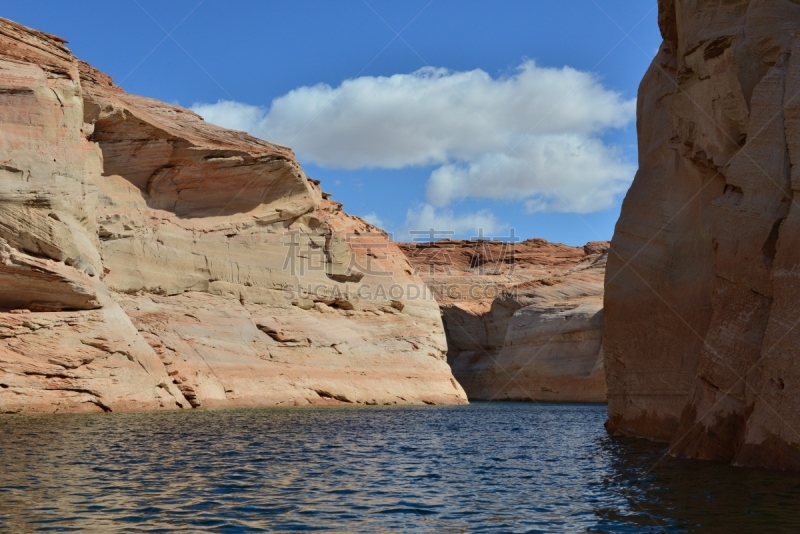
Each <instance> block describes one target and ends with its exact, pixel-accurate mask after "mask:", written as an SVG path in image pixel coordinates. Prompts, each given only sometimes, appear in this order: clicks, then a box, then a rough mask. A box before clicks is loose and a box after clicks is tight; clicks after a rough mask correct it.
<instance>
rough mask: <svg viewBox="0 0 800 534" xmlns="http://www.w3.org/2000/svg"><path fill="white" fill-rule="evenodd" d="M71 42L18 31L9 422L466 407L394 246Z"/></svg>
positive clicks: (6, 50)
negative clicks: (155, 413)
mask: <svg viewBox="0 0 800 534" xmlns="http://www.w3.org/2000/svg"><path fill="white" fill-rule="evenodd" d="M64 43H65V41H64V40H63V39H60V38H58V37H55V36H52V35H48V34H45V33H42V32H38V31H35V30H32V29H29V28H26V27H24V26H20V25H18V24H16V23H13V22H11V21H8V20H5V19H0V412H63V411H70V412H74V411H87V410H106V411H109V410H113V411H116V410H151V409H159V408H165V409H172V408H190V407H220V406H255V405H275V404H308V403H312V404H328V403H363V404H395V403H399V404H404V403H409V404H411V403H420V404H421V403H428V404H432V403H464V402H466V396H465V394H464V391H463V390H462V389H461V387H460V386H459V385H458V384H457V383H456V381H455V380H454V379H453V377H452V374H451V372H450V370H449V367H448V366H447V363H446V362H445V351H446V342H445V336H444V331H443V328H442V323H441V318H440V314H439V309H438V307H437V305H436V303H435V302H434V301H433V300H432V299H429V300H423V299H419V298H416V297H415V296H414V295H413V294H414V293H419V290H420V289H421V288H422V282H421V280H420V279H419V278H418V277H416V276H414V275H413V274H412V270H411V268H410V266H409V264H408V263H407V262H406V260H405V258H404V257H403V255H402V253H401V252H400V251H399V250H398V249H397V247H396V246H395V245H394V244H392V243H390V242H389V240H388V239H387V236H386V234H385V233H384V232H382V231H381V230H379V229H377V228H375V227H374V226H371V225H369V224H367V223H366V222H364V221H362V220H361V219H358V218H356V217H352V216H350V215H347V214H345V213H343V212H342V211H341V205H340V204H338V203H336V202H333V201H331V200H328V199H327V195H326V194H323V193H322V192H321V191H320V189H319V187H318V182H314V181H313V180H310V179H308V178H307V177H306V175H305V174H304V173H303V171H302V169H301V168H300V166H299V165H298V163H297V161H296V160H295V159H294V156H293V154H292V152H291V150H289V149H288V148H285V147H281V146H278V145H274V144H271V143H267V142H264V141H261V140H258V139H255V138H253V137H250V136H248V135H246V134H244V133H242V132H233V131H229V130H225V129H222V128H218V127H216V126H213V125H210V124H208V123H206V122H204V121H203V120H202V119H201V118H200V117H199V116H198V115H196V114H194V113H192V112H191V111H188V110H186V109H183V108H179V107H176V106H171V105H168V104H165V103H163V102H159V101H157V100H153V99H150V98H144V97H140V96H135V95H130V94H127V93H125V92H124V91H123V90H122V89H120V88H119V87H117V86H115V85H114V84H113V83H112V81H111V79H110V78H109V77H107V76H106V75H104V74H102V73H100V72H98V71H96V70H95V69H93V68H92V67H90V66H89V65H87V64H86V63H83V62H81V61H79V60H77V59H76V58H75V57H74V56H73V55H72V54H71V53H70V51H69V50H68V49H67V48H66V47H65V46H64ZM387 287H390V288H399V290H397V289H395V290H394V291H393V292H392V291H390V292H388V294H387V292H386V288H387ZM410 294H411V296H409V295H410Z"/></svg>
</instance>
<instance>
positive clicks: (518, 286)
mask: <svg viewBox="0 0 800 534" xmlns="http://www.w3.org/2000/svg"><path fill="white" fill-rule="evenodd" d="M607 247H608V244H607V243H589V244H588V245H586V246H585V247H583V248H579V247H569V246H566V245H560V244H556V243H548V242H547V241H544V240H542V239H531V240H528V241H524V242H522V243H517V244H515V245H510V244H503V243H501V242H496V241H437V242H435V243H430V244H402V245H401V248H402V249H403V251H404V252H405V253H406V256H407V257H408V258H409V261H411V263H412V264H413V265H414V267H415V269H416V271H417V272H418V273H419V275H420V276H422V278H423V280H425V282H426V283H427V285H428V287H429V289H430V290H431V292H432V293H433V294H434V296H435V297H436V299H437V300H438V302H439V303H440V305H441V308H442V315H443V319H444V325H445V332H446V333H447V344H448V353H447V360H448V362H449V363H450V366H451V367H452V369H453V374H454V375H455V376H456V378H457V379H458V381H459V382H460V383H461V385H462V386H464V389H465V390H466V392H467V395H468V397H469V398H470V399H471V400H543V401H580V402H605V399H606V395H605V392H606V385H605V375H604V372H603V356H602V348H601V329H602V325H603V311H602V298H603V274H604V271H605V263H606V249H607Z"/></svg>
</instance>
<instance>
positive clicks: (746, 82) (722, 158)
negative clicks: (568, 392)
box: [604, 0, 800, 470]
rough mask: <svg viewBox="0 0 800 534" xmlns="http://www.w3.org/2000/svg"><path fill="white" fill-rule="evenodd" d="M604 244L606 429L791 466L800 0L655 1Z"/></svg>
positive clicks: (686, 451)
mask: <svg viewBox="0 0 800 534" xmlns="http://www.w3.org/2000/svg"><path fill="white" fill-rule="evenodd" d="M659 24H660V27H661V32H662V35H663V37H664V42H663V44H662V45H661V48H660V50H659V52H658V55H657V56H656V57H655V59H654V60H653V63H652V65H651V67H650V69H649V70H648V72H647V74H646V75H645V78H644V80H643V81H642V85H641V87H640V92H639V100H638V105H639V110H638V117H639V123H638V127H639V164H640V169H639V172H638V173H637V175H636V178H635V180H634V182H633V185H632V187H631V189H630V191H629V192H628V195H627V197H626V199H625V201H624V203H623V207H622V215H621V218H620V220H619V222H618V224H617V227H616V231H615V234H614V238H613V240H612V244H611V251H610V253H609V260H608V269H607V271H606V290H605V314H606V315H605V329H604V350H605V366H606V373H607V375H608V387H609V391H608V395H609V420H608V424H607V426H608V429H609V431H611V432H612V433H619V434H628V435H635V436H644V437H648V438H651V439H657V440H662V441H669V442H670V450H671V451H672V453H673V454H675V455H680V456H687V457H693V458H706V459H714V460H722V461H728V462H733V463H735V464H740V465H754V466H765V467H773V468H780V469H792V470H800V434H798V432H797V431H796V430H795V428H796V427H798V426H800V405H799V404H798V402H800V401H799V400H798V399H800V395H799V393H800V368H798V363H797V362H798V359H797V354H798V342H799V340H800V332H798V331H797V330H796V326H797V324H798V321H799V320H800V308H799V307H798V302H799V300H798V292H800V279H799V277H800V268H798V266H800V255H798V250H800V249H798V245H797V242H798V239H799V238H800V225H798V221H800V206H798V203H797V200H798V198H800V197H795V196H794V191H796V190H797V189H798V188H800V181H798V176H797V169H798V167H797V164H798V162H800V98H798V92H800V38H799V37H800V35H799V34H798V30H800V4H798V3H797V2H794V1H789V0H775V1H770V2H767V1H760V0H752V1H748V0H732V1H728V2H697V1H688V0H660V1H659Z"/></svg>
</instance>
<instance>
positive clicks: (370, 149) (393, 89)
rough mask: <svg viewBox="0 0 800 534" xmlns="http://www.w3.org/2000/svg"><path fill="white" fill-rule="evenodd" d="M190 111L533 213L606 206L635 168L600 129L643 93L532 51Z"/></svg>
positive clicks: (443, 193)
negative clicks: (491, 70)
mask: <svg viewBox="0 0 800 534" xmlns="http://www.w3.org/2000/svg"><path fill="white" fill-rule="evenodd" d="M193 109H194V110H195V111H196V112H198V113H199V114H200V115H202V116H203V117H205V118H206V120H208V121H209V122H213V123H215V124H219V125H221V126H226V127H230V128H235V129H240V130H246V131H249V132H250V133H251V134H253V135H255V136H258V137H262V138H265V139H269V140H274V141H275V142H278V143H281V144H285V145H289V146H291V147H292V148H293V149H295V151H296V152H297V154H298V156H299V157H300V158H301V160H304V161H309V162H313V163H315V164H317V165H320V166H325V167H332V168H344V169H356V168H370V167H380V168H389V169H397V168H402V167H407V166H420V165H437V166H439V168H437V169H436V170H435V171H434V172H433V173H432V174H431V177H430V181H429V183H428V188H427V200H428V203H429V204H431V205H433V206H436V207H443V206H446V205H448V203H450V202H452V201H455V200H459V199H460V198H463V197H464V196H473V197H485V198H493V199H513V200H517V201H520V202H522V203H524V204H525V206H526V209H527V210H528V211H531V212H533V211H568V212H569V211H577V212H588V211H595V210H602V209H605V208H608V207H610V206H611V205H612V204H613V202H614V199H615V195H617V194H619V193H620V192H621V191H623V190H624V189H625V188H626V187H627V185H628V184H629V183H630V181H631V179H632V178H633V171H634V169H633V167H632V166H631V165H629V164H627V163H626V162H625V161H624V160H623V158H622V157H621V155H620V154H619V151H618V150H617V149H615V148H614V147H612V146H609V145H607V144H605V143H604V142H603V141H602V140H601V139H600V135H602V133H603V132H605V131H607V130H608V129H610V128H618V127H622V126H625V125H626V124H628V123H629V122H630V121H631V120H632V119H633V117H634V115H635V101H634V100H626V99H624V98H623V97H622V96H621V95H620V94H619V93H617V92H615V91H611V90H609V89H607V88H605V87H604V86H603V85H602V84H601V83H600V81H599V80H598V79H597V77H596V76H594V75H593V74H591V73H587V72H582V71H578V70H575V69H572V68H569V67H564V68H560V69H556V68H544V67H539V66H538V65H536V63H535V62H533V61H526V62H524V63H522V65H520V66H519V67H518V68H517V69H516V71H515V72H514V73H513V74H512V75H510V76H505V77H499V78H492V77H491V76H489V74H487V73H486V72H484V71H482V70H473V71H468V72H453V71H449V70H446V69H435V68H424V69H420V70H419V71H417V72H414V73H411V74H396V75H394V76H389V77H373V76H364V77H360V78H355V79H352V80H346V81H344V82H343V83H342V84H341V85H340V86H339V87H335V88H334V87H331V86H329V85H326V84H318V85H315V86H312V87H300V88H298V89H295V90H293V91H290V92H289V93H287V94H285V95H283V96H281V97H279V98H276V99H275V100H274V101H273V102H272V105H271V106H270V108H269V109H265V108H260V107H257V106H251V105H248V104H241V103H237V102H230V101H221V102H218V103H217V104H196V105H195V106H194V107H193ZM507 154H508V155H507Z"/></svg>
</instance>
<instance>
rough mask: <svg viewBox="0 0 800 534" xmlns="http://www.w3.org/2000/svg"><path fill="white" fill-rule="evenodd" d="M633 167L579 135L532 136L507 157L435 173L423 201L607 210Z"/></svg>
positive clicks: (532, 209)
mask: <svg viewBox="0 0 800 534" xmlns="http://www.w3.org/2000/svg"><path fill="white" fill-rule="evenodd" d="M635 170H636V169H635V167H633V166H632V165H630V164H628V163H626V162H625V161H624V160H623V158H622V157H621V155H620V153H619V150H617V149H615V148H614V147H609V146H606V145H604V144H603V143H602V142H601V141H600V140H598V139H594V138H591V137H586V136H583V135H579V134H560V135H546V136H538V137H532V138H530V139H528V140H526V141H525V142H523V143H520V145H519V146H517V147H516V148H515V149H514V150H513V151H512V152H511V154H510V155H506V154H484V155H482V156H480V157H478V158H476V159H475V160H473V161H469V162H467V163H449V164H447V165H443V166H442V167H439V168H438V169H436V170H435V171H434V172H433V173H432V174H431V178H430V180H429V182H428V188H427V191H426V196H427V199H428V202H429V203H430V204H432V205H434V206H439V207H443V206H447V205H448V204H450V203H451V202H453V201H459V200H461V199H462V198H464V197H466V196H472V197H484V198H491V199H515V198H521V199H522V200H524V203H525V209H526V211H527V212H528V213H534V212H538V211H571V212H577V213H588V212H592V211H598V210H602V209H605V208H607V207H609V206H611V205H612V204H613V202H614V199H615V197H616V195H618V194H619V193H621V192H623V191H625V190H626V189H627V188H628V185H629V183H630V178H631V177H632V176H633V173H634V172H635Z"/></svg>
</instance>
